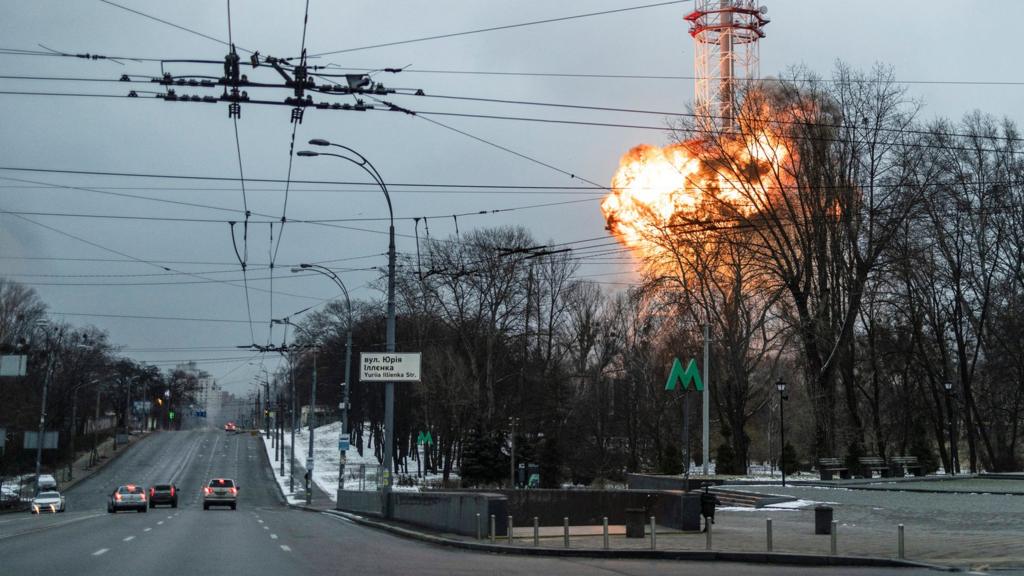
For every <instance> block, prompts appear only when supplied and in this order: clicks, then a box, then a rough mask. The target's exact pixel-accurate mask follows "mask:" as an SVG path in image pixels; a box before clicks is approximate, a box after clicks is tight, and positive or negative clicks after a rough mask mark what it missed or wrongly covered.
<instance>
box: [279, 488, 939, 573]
mask: <svg viewBox="0 0 1024 576" xmlns="http://www.w3.org/2000/svg"><path fill="white" fill-rule="evenodd" d="M289 507H294V508H298V509H303V510H306V511H308V512H322V513H324V514H327V515H330V516H336V517H339V518H345V519H346V520H351V521H353V522H355V523H357V524H360V525H363V526H367V527H370V528H375V529H377V530H382V531H384V532H390V533H392V534H395V535H397V536H401V537H404V538H410V539H413V540H420V541H422V542H428V543H430V544H434V545H438V546H447V547H450V548H461V549H463V550H473V551H477V552H489V553H492V554H515V555H520V556H552V557H564V558H599V559H616V560H690V561H704V562H707V561H716V560H718V561H723V562H743V563H751V564H782V565H791V566H859V567H875V568H878V567H885V568H927V569H929V570H937V571H942V572H957V571H958V569H957V568H954V567H950V566H942V565H938V564H928V563H926V562H915V561H911V560H897V559H893V558H876V557H870V556H863V557H862V556H818V555H814V554H795V553H784V552H726V551H714V550H709V551H703V552H702V551H690V550H640V549H633V550H593V549H583V548H534V547H532V546H499V545H497V544H488V543H484V542H470V541H466V540H457V539H454V538H446V537H444V536H436V535H433V534H426V533H423V532H419V531H416V530H412V529H409V528H403V527H400V526H395V525H393V524H389V523H387V522H379V521H376V520H370V519H368V518H365V517H363V516H358V515H356V514H351V513H348V512H342V511H340V510H323V511H321V510H316V509H313V508H307V507H305V506H294V505H289Z"/></svg>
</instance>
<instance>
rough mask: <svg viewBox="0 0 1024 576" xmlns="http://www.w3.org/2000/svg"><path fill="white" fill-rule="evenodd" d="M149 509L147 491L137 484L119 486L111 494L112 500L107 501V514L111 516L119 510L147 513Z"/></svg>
mask: <svg viewBox="0 0 1024 576" xmlns="http://www.w3.org/2000/svg"><path fill="white" fill-rule="evenodd" d="M147 508H148V504H147V503H146V491H145V489H143V488H142V486H136V485H135V484H124V485H122V486H118V487H117V488H116V489H115V490H114V491H113V492H111V494H110V500H108V501H107V512H110V513H111V514H113V513H115V512H117V511H118V510H135V511H136V512H142V513H145V512H146V510H147Z"/></svg>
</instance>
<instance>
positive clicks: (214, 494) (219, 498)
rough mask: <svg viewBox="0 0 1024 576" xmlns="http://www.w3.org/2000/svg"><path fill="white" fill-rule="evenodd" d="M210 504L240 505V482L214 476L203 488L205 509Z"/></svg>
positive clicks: (233, 507) (233, 506) (207, 508)
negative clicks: (236, 482)
mask: <svg viewBox="0 0 1024 576" xmlns="http://www.w3.org/2000/svg"><path fill="white" fill-rule="evenodd" d="M210 506H230V507H231V509H232V510H234V509H235V508H236V507H237V506H238V484H235V481H234V480H231V479H230V478H214V479H213V480H210V483H209V484H207V485H206V486H205V487H204V488H203V510H209V509H210Z"/></svg>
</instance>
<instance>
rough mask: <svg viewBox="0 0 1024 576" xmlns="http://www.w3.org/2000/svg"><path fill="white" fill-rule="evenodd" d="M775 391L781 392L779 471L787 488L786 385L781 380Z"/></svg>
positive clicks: (787, 397) (777, 383)
mask: <svg viewBox="0 0 1024 576" xmlns="http://www.w3.org/2000/svg"><path fill="white" fill-rule="evenodd" d="M775 389H776V390H778V391H779V469H780V470H782V486H783V487H785V486H786V457H785V454H786V400H788V399H789V395H788V394H786V383H785V382H784V381H783V380H782V378H779V381H778V382H776V383H775Z"/></svg>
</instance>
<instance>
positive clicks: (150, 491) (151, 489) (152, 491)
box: [149, 488, 156, 498]
mask: <svg viewBox="0 0 1024 576" xmlns="http://www.w3.org/2000/svg"><path fill="white" fill-rule="evenodd" d="M155 493H156V489H155V488H150V489H149V497H150V498H152V497H153V494H155Z"/></svg>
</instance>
